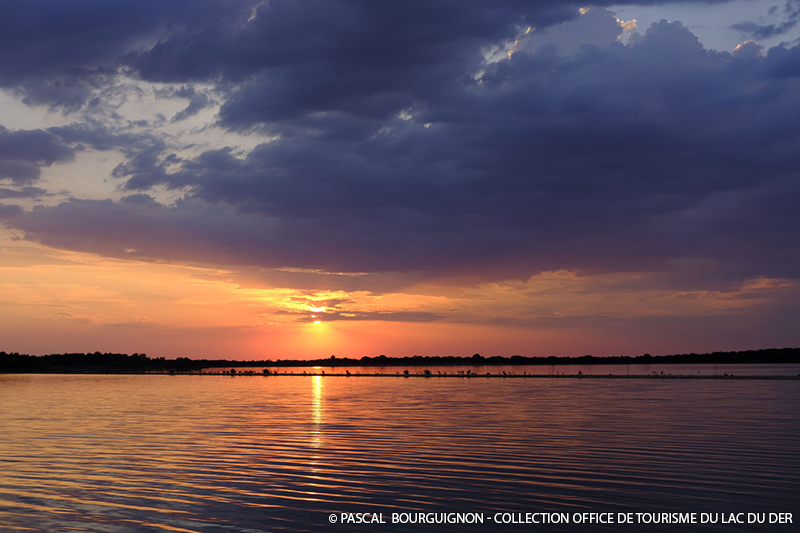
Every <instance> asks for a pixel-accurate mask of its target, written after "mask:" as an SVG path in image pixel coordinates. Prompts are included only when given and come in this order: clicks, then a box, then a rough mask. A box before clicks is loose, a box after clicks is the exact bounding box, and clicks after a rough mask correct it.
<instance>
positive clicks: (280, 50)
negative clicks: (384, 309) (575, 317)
mask: <svg viewBox="0 0 800 533" xmlns="http://www.w3.org/2000/svg"><path fill="white" fill-rule="evenodd" d="M312 4H313V7H315V8H317V9H315V10H310V6H312ZM530 4H531V3H530V2H513V1H507V2H494V3H488V2H487V3H480V4H479V5H477V6H475V7H472V8H470V9H464V8H463V4H462V3H460V2H459V3H455V2H442V3H441V4H439V3H436V4H435V5H434V4H430V3H412V4H408V3H387V4H385V5H384V4H381V6H382V7H381V10H380V11H376V10H378V8H377V7H374V6H376V5H377V4H374V3H366V2H355V1H354V2H330V3H319V4H316V3H309V2H295V3H289V2H282V1H279V0H276V1H274V2H271V3H269V4H264V6H262V7H260V8H259V10H257V12H256V15H257V16H256V18H255V19H253V20H252V21H251V22H249V23H247V20H246V18H245V19H244V20H242V19H241V17H240V18H236V17H232V18H229V19H224V20H223V21H222V22H221V23H220V24H218V25H217V26H215V27H212V26H210V25H208V26H204V25H203V24H200V25H199V26H198V27H197V28H195V29H194V31H188V29H182V30H180V31H175V32H173V33H171V34H170V36H169V37H168V38H165V39H163V40H161V41H160V42H159V44H158V45H156V46H152V47H149V48H147V47H144V48H143V49H142V50H140V51H139V52H137V53H132V54H129V55H126V56H125V61H126V62H127V64H128V65H129V66H130V68H132V69H135V71H136V72H137V73H138V75H140V76H141V77H142V78H144V79H147V80H153V81H163V82H178V83H181V84H184V83H191V82H192V81H196V80H205V81H208V80H216V81H219V83H220V87H227V88H228V90H227V92H225V91H224V90H223V94H224V95H225V98H226V101H225V103H224V104H223V106H222V109H221V115H220V117H221V121H222V123H223V124H224V125H226V126H227V127H230V128H244V129H246V128H249V127H253V126H259V127H263V128H265V129H267V130H268V131H270V132H272V133H275V134H276V140H274V141H271V142H269V143H265V144H263V145H261V146H258V147H257V148H256V149H254V150H252V151H251V152H250V153H248V154H246V155H240V154H238V153H237V152H235V151H234V150H233V149H222V150H210V151H206V152H205V153H202V154H201V155H199V156H198V157H195V158H190V159H185V160H181V159H179V158H178V157H177V156H169V155H168V154H167V150H166V147H165V146H164V145H163V143H162V144H159V143H158V142H155V141H152V139H151V140H150V141H147V142H144V141H143V142H142V143H141V144H134V145H132V147H131V148H129V149H128V151H127V152H126V155H127V156H128V159H127V161H126V162H125V163H123V164H122V165H120V166H119V167H117V169H115V171H114V177H115V178H117V179H118V180H120V184H121V186H122V187H124V188H125V189H126V190H128V191H129V192H131V193H135V194H132V195H130V196H128V197H126V198H125V199H123V200H122V201H120V202H112V201H110V200H109V201H89V200H80V199H72V200H70V201H68V202H64V203H62V204H60V205H57V206H52V207H40V208H36V209H34V210H33V211H31V212H29V213H25V214H24V215H21V216H17V217H15V218H14V219H13V226H14V227H16V228H18V229H20V230H23V231H25V233H26V238H28V239H32V240H37V241H40V242H43V243H45V244H48V245H52V246H56V247H62V248H70V249H79V250H84V251H91V252H96V253H101V254H104V255H111V256H119V257H138V258H142V259H169V260H182V261H183V260H185V261H190V260H191V261H207V262H213V263H229V264H236V265H256V266H260V267H266V268H280V267H297V268H306V269H322V270H326V271H332V272H387V271H397V272H416V271H421V272H426V273H429V275H431V276H436V275H443V274H444V273H448V274H454V273H455V274H463V275H475V276H483V277H503V276H520V277H524V276H526V275H530V274H532V273H536V272H538V271H541V270H550V269H559V268H571V269H576V270H579V271H583V272H591V271H602V270H663V269H668V268H671V267H670V265H673V264H675V262H676V261H689V260H697V261H708V262H711V263H714V264H716V265H718V268H720V269H721V270H723V271H725V272H728V275H730V276H732V277H736V276H739V277H747V276H759V275H768V276H795V277H796V276H798V275H800V273H799V272H798V271H797V265H799V264H800V261H798V260H799V259H800V257H799V256H800V252H799V251H798V248H797V247H796V245H795V244H794V243H795V242H797V237H798V231H799V230H800V219H799V218H798V215H797V214H796V209H795V208H794V206H795V205H796V204H797V202H798V200H800V186H798V182H797V180H796V178H795V175H796V169H797V168H798V165H799V164H800V159H799V158H800V156H799V155H798V154H800V150H799V149H798V148H800V146H798V144H800V125H798V122H797V121H796V120H794V117H796V116H797V115H798V113H799V112H800V103H798V100H797V98H796V95H797V90H798V88H799V87H798V82H799V81H800V80H798V76H800V72H798V70H797V64H798V63H797V62H796V61H794V60H795V59H796V57H797V54H798V53H800V52H798V48H788V47H784V48H774V49H772V50H770V52H769V53H768V54H767V55H766V56H765V57H762V56H761V55H759V54H756V53H752V54H744V53H742V54H738V55H735V56H734V55H731V54H727V53H719V52H714V51H708V50H705V49H704V48H703V46H702V45H701V43H699V42H698V40H697V38H696V37H695V36H694V35H693V34H692V33H691V32H690V31H689V30H688V29H687V28H686V27H684V26H683V25H682V24H680V23H677V22H675V23H668V22H666V21H662V22H660V23H658V24H655V25H653V27H651V28H650V29H648V30H647V32H646V33H645V34H644V35H634V36H631V40H630V44H629V45H628V46H625V45H623V44H621V43H619V42H616V40H615V38H616V36H617V35H618V34H619V32H620V28H619V27H618V26H617V25H616V24H617V23H616V21H615V19H614V17H613V16H612V15H611V14H610V13H607V12H604V11H602V10H597V11H595V12H594V13H592V14H591V15H590V16H589V18H586V19H583V20H581V23H582V24H584V25H588V27H587V30H592V31H587V32H577V36H576V32H572V33H570V34H569V35H567V33H566V32H569V31H571V30H572V29H573V28H572V27H571V26H570V23H568V24H566V25H564V26H561V25H550V27H549V28H548V29H547V32H546V34H545V35H544V37H541V42H540V41H539V40H538V39H540V37H539V35H540V34H539V33H538V31H539V30H536V31H534V32H532V33H531V34H530V35H529V36H528V37H527V38H525V39H522V40H521V42H520V45H519V47H518V50H517V51H516V53H514V54H513V56H512V57H511V58H510V59H505V60H503V61H499V62H496V63H486V62H484V60H483V54H482V53H481V52H482V50H483V49H484V47H485V46H487V45H489V44H492V43H497V42H501V41H503V40H504V39H510V38H513V37H514V36H517V35H518V34H519V33H520V32H521V30H522V29H523V28H524V26H525V24H528V23H535V22H541V23H542V24H543V25H544V26H548V25H549V24H550V23H552V22H556V21H558V22H560V21H563V20H569V19H570V18H571V17H573V16H574V15H575V10H574V8H572V7H569V8H561V7H558V4H556V3H547V2H542V3H538V4H536V5H535V6H532V5H530ZM331 6H335V7H336V9H333V8H332V7H331ZM426 6H427V7H426ZM457 6H460V7H458V9H457ZM301 7H305V8H309V10H307V11H301ZM456 11H458V13H456ZM462 11H463V13H462ZM309 13H313V15H309ZM412 15H413V16H415V17H416V18H417V19H418V20H419V21H420V23H419V24H417V25H410V24H403V23H401V21H407V20H411V17H412ZM456 15H457V16H456ZM393 17H394V18H393ZM453 17H455V18H453ZM234 22H235V24H239V26H237V27H238V28H239V30H238V31H230V30H231V28H232V27H233V26H226V24H231V25H233V24H234ZM390 22H392V23H391V24H390ZM245 23H247V24H245ZM559 32H565V33H559ZM580 35H585V36H586V39H585V42H576V40H575V39H576V38H578V37H579V36H580ZM589 37H591V38H589ZM568 44H569V46H567V45H568ZM190 52H191V53H193V54H196V55H191V56H190V54H189V53H190ZM187 87H188V86H187ZM221 90H222V89H221ZM181 94H182V96H181ZM181 94H178V92H173V93H171V95H170V97H178V96H180V97H184V98H188V99H189V100H190V104H189V107H187V109H189V108H190V107H191V99H192V98H193V97H194V96H196V93H192V94H190V90H189V89H188V88H187V89H186V92H184V93H181ZM401 111H402V113H401ZM179 114H180V113H179ZM176 119H178V117H177V116H176ZM50 131H51V132H53V133H52V134H53V135H58V136H60V138H61V139H62V142H71V143H82V142H85V143H87V144H89V145H92V146H96V147H99V146H102V136H101V135H100V134H99V132H97V131H94V130H91V129H85V128H83V129H82V128H77V127H72V128H67V129H61V130H56V129H51V130H50ZM151 141H152V142H151ZM117 144H118V143H117V141H116V140H115V141H114V142H112V143H111V145H114V146H116V145H117ZM154 187H167V188H171V189H184V188H187V189H188V190H189V191H190V193H189V194H188V195H187V196H186V197H185V198H184V199H182V200H181V201H179V202H177V203H175V204H174V205H169V206H166V205H160V204H158V203H156V202H155V201H154V200H153V199H152V198H151V197H150V196H147V195H146V194H145V193H147V192H148V191H150V190H151V189H152V188H154Z"/></svg>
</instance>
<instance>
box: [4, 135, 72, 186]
mask: <svg viewBox="0 0 800 533" xmlns="http://www.w3.org/2000/svg"><path fill="white" fill-rule="evenodd" d="M74 157H75V152H74V150H73V149H72V148H70V147H69V146H68V145H67V144H66V143H64V142H63V141H62V140H61V139H60V138H59V137H58V136H57V135H54V134H53V133H50V132H48V131H44V130H16V131H12V130H9V129H7V128H5V127H3V126H2V125H0V180H3V179H7V180H11V181H12V182H14V183H15V184H20V185H21V184H28V183H31V182H33V181H35V180H36V179H38V178H39V175H40V168H41V167H42V166H49V165H52V164H53V163H56V162H62V161H71V160H72V159H74Z"/></svg>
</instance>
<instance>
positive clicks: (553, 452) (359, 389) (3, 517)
mask: <svg viewBox="0 0 800 533" xmlns="http://www.w3.org/2000/svg"><path fill="white" fill-rule="evenodd" d="M306 370H307V369H306ZM798 406H800V382H798V381H781V380H742V381H739V380H641V379H640V380H602V379H596V380H592V379H583V380H579V379H496V380H487V379H480V380H476V379H403V378H397V377H390V376H387V377H351V378H348V377H335V376H325V377H322V376H254V377H246V376H237V377H230V376H198V375H194V376H182V375H178V376H168V375H118V376H113V375H0V531H3V532H6V531H9V532H10V531H43V532H45V531H46V532H53V531H92V532H113V533H117V532H123V533H128V532H137V533H138V532H155V531H173V532H197V533H217V532H220V533H221V532H236V533H239V532H243V533H244V532H267V531H328V530H337V531H457V530H458V531H460V530H468V531H532V530H539V531H573V532H579V531H580V532H583V531H608V532H612V531H619V530H626V531H631V532H637V531H676V530H679V531H698V532H703V531H796V530H797V528H798V526H797V522H798V521H800V504H799V503H798V502H800V455H798V450H800V414H798V413H800V409H798ZM369 512H374V513H382V518H383V519H384V520H385V521H386V522H387V523H386V524H370V525H364V524H360V525H342V524H340V523H339V522H340V521H341V519H342V516H341V514H340V513H369ZM418 512H423V513H482V515H481V516H483V517H484V523H483V524H476V525H472V526H464V525H427V526H426V525H419V524H414V525H410V524H393V523H392V513H418ZM498 512H507V513H513V514H510V515H502V516H499V517H497V516H496V514H495V513H498ZM550 512H555V513H563V514H565V515H567V517H568V519H569V520H570V522H569V523H562V524H549V525H537V524H505V525H498V524H496V523H495V522H494V521H493V519H494V518H503V517H505V519H507V520H515V519H516V520H518V519H523V520H525V519H527V520H530V519H531V517H532V515H528V517H527V518H526V517H525V515H524V514H522V515H517V513H550ZM604 512H612V513H614V515H613V516H614V518H615V519H617V518H618V515H617V513H620V512H632V513H637V512H639V513H658V512H671V513H692V512H693V513H697V515H696V517H697V520H698V522H699V521H700V518H701V514H700V513H709V514H711V515H712V516H715V517H716V518H717V520H718V522H717V524H700V523H698V524H681V525H674V524H672V525H649V526H644V525H641V524H639V525H630V524H627V525H620V524H608V525H602V524H599V525H598V524H590V525H587V524H581V525H578V524H576V523H575V517H576V513H578V515H577V516H578V517H580V516H587V518H589V517H588V515H580V513H604ZM739 512H741V513H766V514H765V517H766V519H767V521H768V519H769V513H793V524H792V525H785V524H784V525H780V524H772V525H770V524H768V523H766V524H764V525H756V524H749V525H748V524H744V525H736V526H732V525H730V524H723V523H722V521H723V520H726V519H730V515H729V514H727V513H739ZM331 513H336V518H337V524H335V525H331V524H330V522H329V515H330V514H331ZM722 513H725V514H724V515H723V514H722ZM402 516H403V517H404V518H405V517H409V516H416V514H414V515H402ZM425 516H426V517H427V518H428V519H435V518H436V516H435V515H425ZM448 516H450V517H451V519H454V517H455V516H456V515H448ZM459 516H462V517H467V516H468V515H465V514H462V515H459ZM469 516H477V515H469ZM741 517H742V518H744V519H745V520H746V518H747V516H746V514H745V515H741ZM734 518H735V517H734ZM536 519H538V520H542V519H543V518H542V517H541V515H537V518H536Z"/></svg>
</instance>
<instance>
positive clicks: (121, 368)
mask: <svg viewBox="0 0 800 533" xmlns="http://www.w3.org/2000/svg"><path fill="white" fill-rule="evenodd" d="M754 363H762V364H763V363H770V364H773V363H800V348H769V349H763V350H747V351H741V352H712V353H702V354H697V353H684V354H674V355H656V356H653V355H650V354H644V355H639V356H628V355H621V356H609V357H595V356H592V355H584V356H580V357H557V356H549V357H525V356H522V355H513V356H511V357H502V356H492V357H484V356H482V355H480V354H474V355H472V356H466V357H459V356H422V355H414V356H409V357H387V356H385V355H378V356H376V357H369V356H365V357H362V358H360V359H352V358H347V357H343V358H339V357H336V356H335V355H332V356H330V357H328V358H325V359H313V360H303V361H298V360H294V359H278V360H276V361H273V360H270V359H266V360H260V361H256V360H251V361H238V360H232V359H190V358H188V357H179V358H177V359H166V358H164V357H156V358H151V357H148V356H147V355H146V354H143V353H142V354H140V353H135V354H133V355H128V354H121V353H100V352H94V353H64V354H50V355H26V354H19V353H6V352H0V373H64V374H71V373H140V372H142V373H143V372H174V373H180V372H197V371H200V370H202V369H210V368H222V367H227V368H229V367H240V368H241V367H314V366H319V367H353V366H360V367H383V366H391V367H396V366H397V367H399V366H414V367H419V366H497V365H550V366H555V365H558V366H562V365H660V364H754ZM265 373H268V372H265ZM341 373H342V374H345V371H341ZM348 374H349V372H348Z"/></svg>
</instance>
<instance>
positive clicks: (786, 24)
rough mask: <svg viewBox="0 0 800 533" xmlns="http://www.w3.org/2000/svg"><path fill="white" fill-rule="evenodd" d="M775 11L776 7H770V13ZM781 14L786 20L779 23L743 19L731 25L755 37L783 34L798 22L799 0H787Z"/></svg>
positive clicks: (799, 15)
mask: <svg viewBox="0 0 800 533" xmlns="http://www.w3.org/2000/svg"><path fill="white" fill-rule="evenodd" d="M777 11H778V10H777V9H776V7H773V8H772V9H770V15H774V14H777ZM783 16H784V17H785V18H786V20H784V21H783V22H781V23H779V24H756V23H755V22H751V21H743V22H739V23H736V24H734V25H733V26H731V27H732V28H733V29H734V30H739V31H741V32H742V33H745V34H747V35H751V36H753V37H754V38H756V39H768V38H770V37H775V36H778V35H783V34H785V33H787V32H788V31H790V30H792V29H793V28H795V27H796V26H797V24H798V22H800V0H787V2H786V5H785V6H784V8H783Z"/></svg>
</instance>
